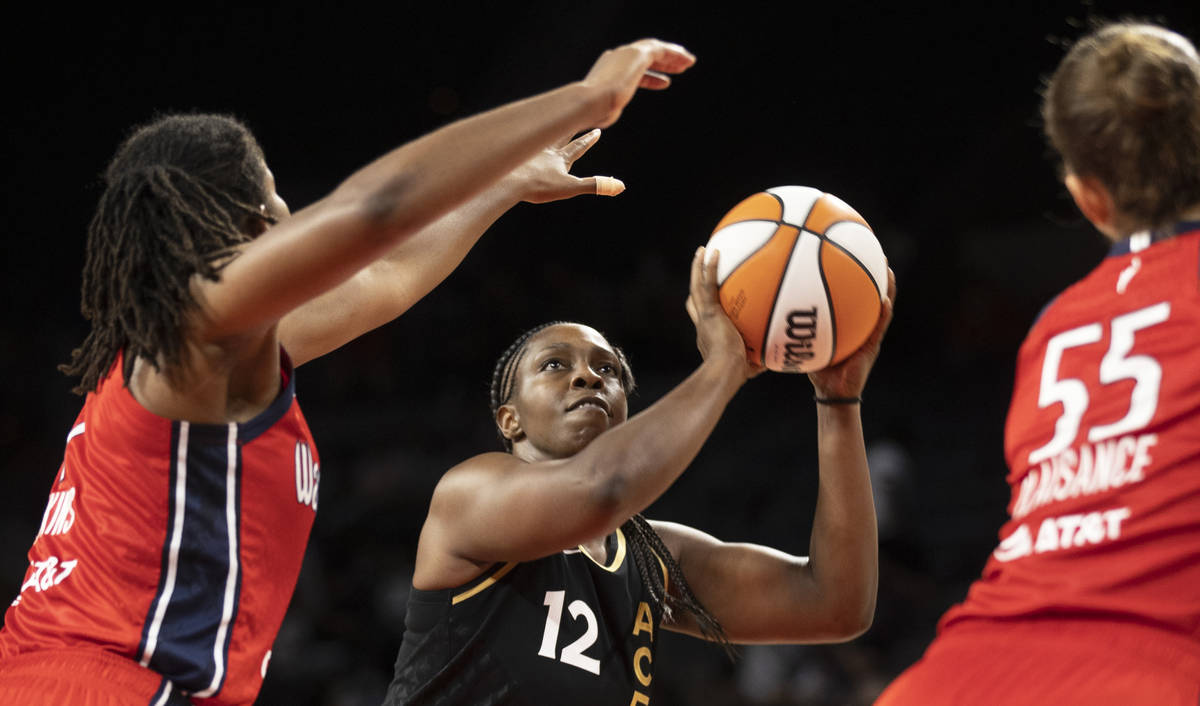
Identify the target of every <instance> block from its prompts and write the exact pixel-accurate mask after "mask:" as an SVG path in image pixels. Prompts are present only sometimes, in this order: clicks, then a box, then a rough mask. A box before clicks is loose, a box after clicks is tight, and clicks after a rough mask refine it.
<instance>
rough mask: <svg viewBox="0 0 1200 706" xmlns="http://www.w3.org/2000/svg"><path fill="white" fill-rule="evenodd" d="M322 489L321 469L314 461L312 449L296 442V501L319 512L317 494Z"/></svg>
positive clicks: (300, 442) (301, 442)
mask: <svg viewBox="0 0 1200 706" xmlns="http://www.w3.org/2000/svg"><path fill="white" fill-rule="evenodd" d="M320 487H321V467H320V464H318V463H316V462H314V461H313V455H312V449H310V448H308V444H306V443H304V442H303V441H297V442H296V500H297V501H298V502H299V503H300V504H301V505H308V506H310V507H312V509H313V512H316V510H317V492H318V491H319V490H320Z"/></svg>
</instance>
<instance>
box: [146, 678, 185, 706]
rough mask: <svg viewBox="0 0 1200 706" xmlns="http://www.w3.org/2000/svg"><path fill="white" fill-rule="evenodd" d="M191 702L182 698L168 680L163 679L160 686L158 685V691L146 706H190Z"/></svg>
mask: <svg viewBox="0 0 1200 706" xmlns="http://www.w3.org/2000/svg"><path fill="white" fill-rule="evenodd" d="M191 704H192V702H191V700H190V699H188V698H187V697H186V696H184V695H183V694H182V693H181V692H180V691H179V690H178V689H176V688H175V685H174V684H172V683H171V680H170V679H165V678H164V679H163V680H162V684H159V685H158V691H156V692H154V696H151V697H150V701H148V702H147V704H146V706H191Z"/></svg>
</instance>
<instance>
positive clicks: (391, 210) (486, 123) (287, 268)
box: [201, 83, 597, 338]
mask: <svg viewBox="0 0 1200 706" xmlns="http://www.w3.org/2000/svg"><path fill="white" fill-rule="evenodd" d="M594 93H595V91H594V90H593V89H590V88H588V87H586V86H584V85H583V84H578V83H576V84H571V85H569V86H566V87H563V88H560V89H556V90H554V91H550V92H548V93H544V94H541V95H539V96H535V97H533V98H529V99H526V100H523V101H519V102H517V103H512V104H509V105H506V106H503V107H501V108H497V109H495V110H492V111H489V112H487V113H483V114H481V115H477V116H475V117H472V118H467V119H465V120H461V121H459V122H456V123H454V124H451V125H448V126H446V127H444V128H442V129H440V130H438V131H436V132H434V133H431V134H429V135H426V136H425V137H422V138H420V139H419V140H416V141H415V142H412V143H409V144H407V145H405V146H403V147H400V148H398V149H396V150H393V151H392V152H390V153H388V154H387V155H385V156H383V157H381V158H380V159H378V160H376V161H375V162H373V163H371V164H370V165H368V166H366V167H364V168H363V169H361V170H359V171H358V172H356V173H355V174H354V175H353V176H351V177H350V178H349V179H347V180H346V181H345V182H343V183H342V185H341V186H339V187H338V188H337V189H336V190H335V191H334V192H333V193H332V194H330V195H329V196H326V197H325V198H323V199H321V200H320V201H318V202H316V203H314V204H313V205H311V206H309V207H307V208H305V209H303V210H302V211H300V212H298V213H296V214H294V215H293V216H292V217H291V218H288V219H286V220H285V221H283V222H282V223H280V224H279V225H278V226H276V227H274V228H272V229H270V230H268V231H267V232H266V233H265V234H264V235H262V236H261V237H260V238H258V239H257V240H255V241H254V242H252V243H250V245H249V246H247V247H246V249H245V250H244V252H243V253H242V254H241V255H240V256H239V257H238V258H237V259H235V260H234V261H233V262H232V263H230V264H229V265H228V266H227V267H226V269H225V270H224V272H223V273H222V280H223V281H222V283H221V285H220V286H219V287H208V289H209V290H210V291H208V292H206V293H205V295H204V296H203V297H201V298H203V299H204V300H205V303H206V309H207V311H206V312H205V313H206V316H205V320H204V328H206V329H207V330H206V331H205V332H204V333H203V334H202V335H203V337H206V338H221V337H224V336H229V335H232V334H237V333H239V332H244V331H248V330H251V329H253V328H256V327H258V326H261V325H263V324H267V323H270V322H272V321H275V320H278V319H279V318H281V317H282V316H283V315H284V314H286V313H287V312H289V311H291V310H293V309H295V308H296V307H297V306H298V305H300V304H301V303H303V302H305V301H307V300H309V299H312V298H313V297H315V296H317V295H319V294H321V293H322V292H324V291H326V290H329V289H331V288H333V287H335V286H336V285H338V284H340V283H342V282H344V281H346V280H347V279H349V278H350V277H352V276H354V275H355V274H356V273H357V272H359V271H360V270H362V269H363V268H365V267H367V265H369V264H371V263H372V262H374V261H376V260H378V259H379V258H381V257H384V256H385V255H387V254H388V253H389V252H392V251H393V250H394V249H396V248H397V247H399V246H400V245H401V244H402V242H403V241H404V240H405V239H407V238H410V237H412V236H413V235H415V234H416V233H417V232H419V231H420V230H421V229H422V228H425V227H427V226H429V225H430V224H431V222H433V221H434V220H435V219H437V218H438V217H440V216H442V215H443V214H444V213H446V212H447V211H449V210H451V209H453V208H454V207H456V206H458V205H460V204H461V203H463V202H465V201H467V200H469V199H470V198H472V197H473V196H475V195H477V194H478V193H479V192H480V191H482V190H483V189H485V188H486V187H487V186H488V185H489V184H490V183H492V182H494V181H496V180H497V179H499V178H500V177H502V176H503V175H505V174H507V173H508V172H510V171H512V170H513V169H514V168H515V167H517V166H518V165H520V164H521V163H522V162H524V161H525V160H527V159H528V158H529V157H530V156H531V155H533V154H534V153H535V152H537V151H538V150H540V149H542V148H543V147H546V146H547V145H549V144H551V143H552V142H554V141H555V139H557V138H560V137H561V136H562V135H564V134H568V133H570V132H572V131H573V130H576V129H577V128H579V127H581V126H585V125H586V124H587V122H588V121H589V119H590V118H591V116H594V115H595V114H597V108H596V107H595V104H596V103H597V99H596V97H595V95H593V94H594ZM485 201H486V199H485ZM501 203H502V202H500V203H493V204H492V207H491V208H486V209H484V211H485V212H486V213H484V214H483V217H482V218H480V220H484V219H486V217H487V216H488V215H490V213H491V211H492V210H493V209H494V208H499V207H500V205H501ZM449 257H450V259H453V258H454V257H455V255H454V254H453V253H450V254H449ZM443 276H444V275H443Z"/></svg>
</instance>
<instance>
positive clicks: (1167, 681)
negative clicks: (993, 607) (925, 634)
mask: <svg viewBox="0 0 1200 706" xmlns="http://www.w3.org/2000/svg"><path fill="white" fill-rule="evenodd" d="M1198 703H1200V646H1198V645H1197V644H1196V642H1195V641H1194V640H1189V639H1188V638H1186V637H1183V636H1180V635H1177V634H1174V633H1166V632H1164V631H1162V630H1156V629H1153V628H1149V627H1145V626H1142V625H1138V624H1133V623H1128V624H1126V623H1114V622H1097V621H1085V620H1036V621H1034V620H1031V621H1022V622H1003V621H982V620H979V621H969V622H962V623H957V624H955V625H952V626H950V627H949V628H947V629H946V630H944V631H943V632H942V633H941V634H940V635H939V636H938V638H937V639H936V640H934V641H933V644H931V645H930V646H929V649H928V650H926V652H925V655H924V656H923V657H922V658H921V659H920V660H919V661H917V663H916V664H914V665H913V666H911V667H909V668H908V670H907V671H905V672H904V673H903V674H901V675H900V677H899V678H897V679H896V681H894V682H892V684H891V686H889V687H888V688H887V690H885V691H884V692H883V694H882V695H881V696H880V697H879V700H878V701H876V702H875V706H943V705H944V706H951V705H955V706H957V705H959V704H989V706H1010V705H1011V706H1034V705H1038V704H1042V705H1046V706H1084V705H1086V706H1141V705H1145V706H1197V704H1198Z"/></svg>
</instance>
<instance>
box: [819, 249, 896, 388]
mask: <svg viewBox="0 0 1200 706" xmlns="http://www.w3.org/2000/svg"><path fill="white" fill-rule="evenodd" d="M895 300H896V273H895V272H892V268H890V267H889V268H888V287H887V296H886V297H884V299H883V303H882V305H881V307H880V310H879V321H878V322H876V324H875V330H874V331H872V332H871V335H870V336H868V337H867V340H866V341H864V342H863V344H862V345H861V346H859V347H858V350H856V351H854V352H853V353H851V354H850V357H849V358H847V359H845V360H843V361H842V362H840V363H838V364H837V365H831V366H829V367H828V368H823V369H821V370H817V371H814V372H811V373H809V374H808V379H809V380H810V381H812V385H813V389H814V390H815V391H816V394H817V396H818V397H826V398H828V397H860V396H861V395H862V391H863V388H864V387H866V384H867V376H869V375H870V374H871V368H872V366H874V365H875V360H876V358H878V357H879V346H880V344H881V343H882V342H883V334H884V333H885V332H886V331H887V328H888V326H889V325H890V324H891V323H892V311H893V305H894V302H895Z"/></svg>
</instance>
